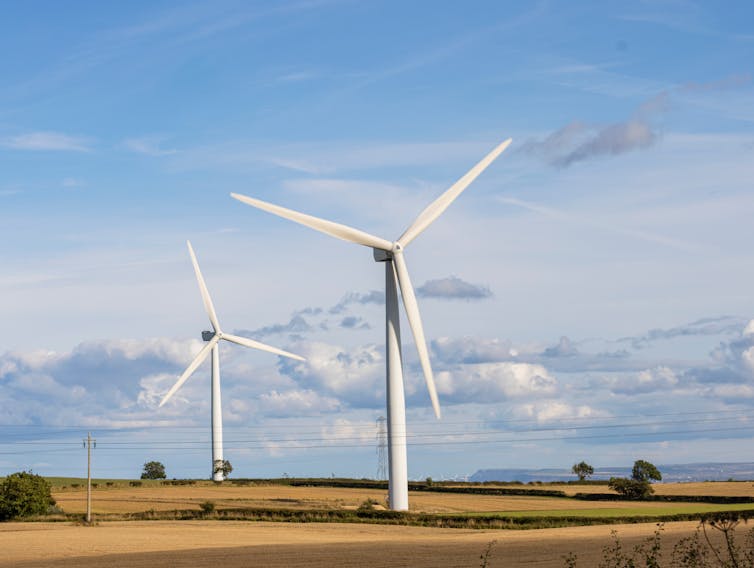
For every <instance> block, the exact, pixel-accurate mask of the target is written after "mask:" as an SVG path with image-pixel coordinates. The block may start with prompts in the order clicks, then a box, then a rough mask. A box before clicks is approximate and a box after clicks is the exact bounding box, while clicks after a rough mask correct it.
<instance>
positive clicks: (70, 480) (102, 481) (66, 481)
mask: <svg viewBox="0 0 754 568" xmlns="http://www.w3.org/2000/svg"><path fill="white" fill-rule="evenodd" d="M45 479H46V480H47V482H48V483H49V484H50V485H51V486H52V489H53V491H57V490H59V489H62V488H63V487H66V488H68V489H72V487H71V486H72V485H74V484H78V485H79V487H78V489H81V488H85V487H86V477H45ZM132 481H141V482H142V483H143V486H144V487H149V486H153V487H158V486H160V485H161V483H162V481H163V480H162V479H110V478H104V477H96V478H95V477H93V478H92V483H97V484H99V486H100V487H105V486H106V485H107V483H112V484H113V485H112V487H129V483H130V482H132Z"/></svg>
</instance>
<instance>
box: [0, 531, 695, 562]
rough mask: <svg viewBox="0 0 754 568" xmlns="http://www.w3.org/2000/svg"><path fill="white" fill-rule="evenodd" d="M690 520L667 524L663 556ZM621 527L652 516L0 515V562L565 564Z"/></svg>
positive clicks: (627, 539)
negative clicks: (252, 519) (534, 523)
mask: <svg viewBox="0 0 754 568" xmlns="http://www.w3.org/2000/svg"><path fill="white" fill-rule="evenodd" d="M696 526H697V523H694V522H685V523H668V524H666V525H665V527H664V531H663V545H664V550H665V552H666V558H668V557H669V554H670V550H671V549H672V546H673V545H674V543H675V542H677V540H678V539H679V538H681V537H683V536H686V535H689V534H691V533H693V531H694V530H695V528H696ZM613 529H615V530H617V531H618V534H619V535H620V537H621V540H622V542H623V545H624V550H625V549H626V548H631V547H632V546H633V545H635V544H637V543H638V542H640V541H642V540H644V539H645V538H647V537H649V536H651V534H652V533H653V531H654V530H655V525H654V524H638V525H619V526H599V527H574V528H562V529H541V530H529V531H490V530H461V529H431V528H424V527H403V526H400V527H398V526H379V525H348V524H314V523H312V524H297V523H243V522H230V521H228V522H222V521H184V522H159V521H153V522H111V523H101V524H99V525H97V526H92V527H86V526H76V525H73V524H70V523H2V524H0V551H2V554H0V566H3V567H5V566H13V567H19V568H21V567H23V568H32V567H42V566H44V567H54V568H74V567H76V568H79V567H81V568H84V567H86V568H94V567H100V566H106V567H107V568H120V567H128V568H135V567H144V568H147V567H149V568H154V567H155V566H176V567H189V566H191V567H193V566H223V568H237V567H238V568H241V567H247V566H270V567H273V568H275V567H283V566H307V567H315V568H316V567H323V568H324V567H328V568H331V567H341V566H370V567H388V566H390V567H401V566H405V567H412V568H423V567H427V568H429V567H433V568H434V567H438V566H440V567H444V566H448V567H450V566H458V567H462V566H463V567H469V566H479V565H480V562H481V561H480V555H481V554H482V553H483V552H484V550H485V548H486V547H487V545H488V543H490V542H491V541H493V540H494V541H496V543H495V544H494V545H493V547H492V550H491V553H490V557H489V563H488V566H489V567H490V568H495V567H503V566H504V567H506V568H516V567H519V566H528V567H530V566H537V567H542V568H550V567H553V568H554V567H563V566H564V565H565V564H564V562H563V556H564V555H565V554H567V553H568V552H575V553H576V554H577V555H578V564H577V565H578V566H579V567H584V568H587V567H593V566H596V565H597V564H598V563H599V560H600V559H601V550H602V548H603V547H604V546H605V545H606V544H608V543H609V542H610V539H611V536H610V534H611V530H613Z"/></svg>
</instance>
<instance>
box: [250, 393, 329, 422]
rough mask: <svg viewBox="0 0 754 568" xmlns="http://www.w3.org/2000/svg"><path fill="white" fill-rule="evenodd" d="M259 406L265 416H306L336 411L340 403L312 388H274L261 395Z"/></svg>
mask: <svg viewBox="0 0 754 568" xmlns="http://www.w3.org/2000/svg"><path fill="white" fill-rule="evenodd" d="M259 407H260V408H261V409H262V410H263V413H264V415H265V416H306V415H312V414H314V415H316V414H320V413H323V412H334V411H336V410H338V409H339V408H340V403H339V402H338V400H337V399H335V398H333V397H326V396H322V395H320V394H319V393H317V392H316V391H314V390H311V389H306V390H301V389H294V390H289V391H282V392H279V391H277V390H273V391H271V392H268V393H263V394H261V395H260V396H259Z"/></svg>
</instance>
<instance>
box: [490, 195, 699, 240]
mask: <svg viewBox="0 0 754 568" xmlns="http://www.w3.org/2000/svg"><path fill="white" fill-rule="evenodd" d="M499 200H500V201H501V202H502V203H507V204H510V205H516V206H518V207H522V208H524V209H527V210H529V211H532V212H534V213H539V214H541V215H544V216H546V217H549V218H551V219H557V220H559V221H563V222H567V223H573V224H577V225H579V226H580V227H593V228H595V229H599V230H601V231H606V232H610V233H615V234H619V235H624V236H627V237H631V238H635V239H639V240H642V241H647V242H651V243H656V244H660V245H663V246H666V247H670V248H674V249H677V250H682V251H686V252H700V251H705V250H707V248H706V247H704V246H702V245H699V244H696V243H689V242H686V241H682V240H680V239H676V238H673V237H668V236H666V235H660V234H657V233H653V232H650V231H642V230H639V229H632V228H629V227H622V226H621V225H620V224H616V223H614V222H609V221H596V220H594V219H593V218H592V217H591V216H590V215H579V214H576V213H570V212H566V211H561V210H559V209H555V208H553V207H546V206H543V205H539V204H536V203H532V202H530V201H524V200H522V199H517V198H515V197H500V198H499Z"/></svg>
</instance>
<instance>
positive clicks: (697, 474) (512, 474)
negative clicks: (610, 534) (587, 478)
mask: <svg viewBox="0 0 754 568" xmlns="http://www.w3.org/2000/svg"><path fill="white" fill-rule="evenodd" d="M657 468H658V469H659V470H660V472H661V473H662V480H663V481H727V480H729V479H732V480H734V481H749V480H754V463H750V462H747V463H690V464H674V465H657ZM630 476H631V466H627V467H596V466H595V468H594V475H593V476H592V477H591V479H610V478H611V477H630ZM574 479H576V476H575V475H574V474H573V473H571V470H570V468H569V469H480V470H478V471H477V472H476V473H474V475H472V476H471V477H469V481H522V482H524V483H528V482H529V481H545V482H546V481H571V480H574Z"/></svg>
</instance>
